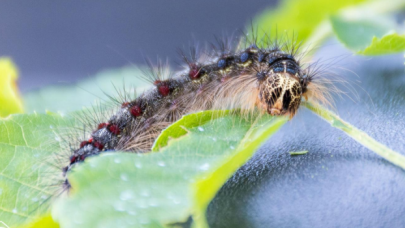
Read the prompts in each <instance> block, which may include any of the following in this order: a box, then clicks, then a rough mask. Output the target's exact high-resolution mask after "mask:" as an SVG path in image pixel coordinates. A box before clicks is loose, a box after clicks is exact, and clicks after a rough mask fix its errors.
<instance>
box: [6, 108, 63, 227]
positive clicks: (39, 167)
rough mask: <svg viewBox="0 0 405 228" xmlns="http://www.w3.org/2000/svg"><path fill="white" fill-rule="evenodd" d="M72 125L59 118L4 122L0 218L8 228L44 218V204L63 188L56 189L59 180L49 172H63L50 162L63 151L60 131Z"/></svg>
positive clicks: (29, 117) (12, 118) (39, 116)
mask: <svg viewBox="0 0 405 228" xmlns="http://www.w3.org/2000/svg"><path fill="white" fill-rule="evenodd" d="M69 125H70V121H66V120H65V119H64V118H62V117H61V116H59V115H55V114H31V115H23V114H20V115H11V116H9V117H8V118H7V119H3V120H0V205H1V207H0V218H1V221H3V222H5V223H6V224H7V225H8V226H11V227H14V226H15V225H18V224H21V223H23V222H25V221H27V219H28V220H31V219H36V218H37V217H38V216H40V215H42V213H44V212H45V211H46V209H47V205H46V204H43V203H44V201H45V200H46V199H48V198H49V197H50V196H51V195H53V194H54V191H53V190H55V189H58V188H61V186H55V187H52V185H53V184H56V182H53V181H54V180H53V178H54V177H55V176H54V175H52V174H51V173H49V171H53V173H55V172H60V171H59V170H56V171H55V170H50V166H49V162H52V160H51V159H50V158H52V157H53V156H54V155H55V152H56V151H59V149H60V145H59V143H60V138H59V136H58V134H56V132H55V129H56V127H67V126H69ZM51 165H59V164H51ZM55 175H57V176H56V177H59V176H60V173H56V174H55ZM59 190H60V189H59Z"/></svg>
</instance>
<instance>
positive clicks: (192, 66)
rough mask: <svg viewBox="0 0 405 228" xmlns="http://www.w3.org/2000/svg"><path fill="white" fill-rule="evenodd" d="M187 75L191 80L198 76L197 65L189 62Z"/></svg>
mask: <svg viewBox="0 0 405 228" xmlns="http://www.w3.org/2000/svg"><path fill="white" fill-rule="evenodd" d="M188 76H189V77H190V79H191V80H195V79H198V78H200V76H201V75H200V69H198V67H197V65H195V64H190V71H189V72H188Z"/></svg>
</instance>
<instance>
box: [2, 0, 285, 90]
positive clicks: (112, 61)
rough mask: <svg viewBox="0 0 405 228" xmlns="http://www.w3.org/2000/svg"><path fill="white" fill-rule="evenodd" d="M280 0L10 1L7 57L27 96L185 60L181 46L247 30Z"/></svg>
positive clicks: (5, 12) (5, 24)
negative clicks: (110, 72)
mask: <svg viewBox="0 0 405 228" xmlns="http://www.w3.org/2000/svg"><path fill="white" fill-rule="evenodd" d="M276 4H277V1H276V0H256V1H242V0H236V1H235V0H233V1H230V0H227V1H216V0H205V1H187V0H177V1H130V0H121V1H119V2H116V1H105V0H101V1H97V4H94V2H92V1H88V2H86V1H82V2H80V4H78V3H77V2H75V1H63V2H54V1H46V0H40V1H28V2H27V1H23V0H17V1H2V2H1V3H0V56H9V57H12V58H13V60H14V61H15V63H16V65H17V66H18V68H19V70H20V78H19V87H20V90H21V91H22V92H23V93H24V92H27V91H31V90H34V89H37V88H40V87H44V86H46V85H49V84H57V85H64V84H66V82H68V83H69V82H76V81H78V80H80V79H83V78H85V77H90V76H94V75H95V74H96V73H97V72H99V71H100V70H103V69H110V68H117V67H122V66H125V65H130V64H136V65H138V64H144V58H145V57H148V58H151V59H153V60H155V59H156V57H159V58H161V59H169V62H170V63H171V65H172V66H176V62H180V60H179V58H178V55H177V52H176V49H177V48H182V47H188V46H189V45H191V44H192V43H193V40H195V41H197V42H199V43H206V42H214V41H215V36H221V35H222V34H223V33H224V32H226V33H227V34H232V33H234V32H238V31H240V30H243V29H244V28H245V26H246V24H247V23H248V22H249V21H250V20H251V19H253V17H254V16H255V15H256V14H258V13H260V12H262V11H263V10H264V9H266V8H267V7H272V6H275V5H276Z"/></svg>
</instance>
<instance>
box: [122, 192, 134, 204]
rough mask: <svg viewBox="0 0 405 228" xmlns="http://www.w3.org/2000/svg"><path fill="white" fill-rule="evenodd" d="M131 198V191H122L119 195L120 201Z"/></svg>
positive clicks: (132, 195)
mask: <svg viewBox="0 0 405 228" xmlns="http://www.w3.org/2000/svg"><path fill="white" fill-rule="evenodd" d="M132 198H134V192H132V191H131V190H126V191H123V192H121V194H120V199H121V200H123V201H126V200H130V199H132Z"/></svg>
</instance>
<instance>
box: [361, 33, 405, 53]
mask: <svg viewBox="0 0 405 228" xmlns="http://www.w3.org/2000/svg"><path fill="white" fill-rule="evenodd" d="M404 51H405V35H398V34H396V33H395V34H389V35H386V36H384V37H382V38H381V39H379V38H377V37H373V40H372V41H371V44H370V45H369V46H368V47H366V48H364V49H363V50H361V51H359V52H358V53H359V54H361V55H385V54H394V53H398V52H404Z"/></svg>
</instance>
